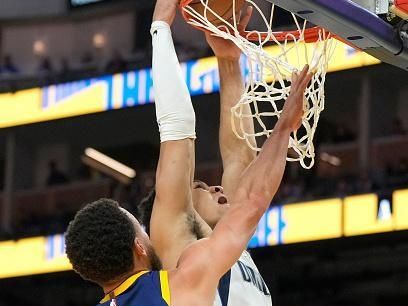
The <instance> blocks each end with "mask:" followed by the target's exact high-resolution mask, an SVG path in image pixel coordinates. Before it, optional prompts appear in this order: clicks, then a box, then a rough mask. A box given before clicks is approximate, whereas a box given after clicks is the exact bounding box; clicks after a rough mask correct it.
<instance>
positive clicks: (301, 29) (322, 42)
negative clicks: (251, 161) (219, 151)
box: [183, 0, 335, 169]
mask: <svg viewBox="0 0 408 306" xmlns="http://www.w3.org/2000/svg"><path fill="white" fill-rule="evenodd" d="M200 1H201V4H202V5H203V6H204V9H203V10H202V11H201V13H199V12H197V10H195V9H194V8H193V7H192V6H191V5H187V6H184V8H183V9H184V16H185V18H186V19H187V21H188V23H190V24H191V25H193V26H194V27H196V28H199V29H202V30H204V31H209V32H211V33H212V34H213V35H216V36H219V37H222V38H224V39H228V40H231V41H232V42H234V44H235V45H237V46H238V47H239V48H240V49H241V50H242V52H243V54H244V55H245V56H246V58H247V61H248V74H247V78H246V90H245V92H244V93H243V94H242V96H241V99H240V101H239V102H238V103H237V104H236V106H235V107H233V108H232V110H231V112H232V127H233V130H234V132H235V134H236V135H237V137H239V138H241V139H244V140H246V142H247V144H248V145H249V146H250V147H251V148H252V149H253V150H256V151H259V150H260V147H261V145H262V143H263V141H262V140H263V139H265V137H269V135H270V134H271V133H272V131H273V128H274V125H275V123H276V121H277V119H279V116H280V114H281V112H282V109H283V105H284V101H285V100H286V98H287V97H288V96H289V93H290V79H291V75H292V72H294V71H300V70H302V68H303V67H304V65H305V64H309V66H310V70H311V71H313V72H314V76H313V79H312V81H311V82H310V84H309V86H308V88H307V89H306V91H305V99H304V116H303V119H302V127H301V128H300V129H299V130H298V131H296V132H294V133H292V135H291V139H290V142H289V148H290V149H293V150H289V152H290V153H289V154H290V155H288V158H287V160H288V161H299V162H300V164H301V165H302V167H304V168H306V169H310V168H311V167H312V166H313V164H314V157H315V151H314V145H313V138H314V135H315V132H316V127H317V124H318V121H319V117H320V113H321V112H322V110H323V109H324V83H325V78H326V72H327V69H328V62H329V59H330V57H331V55H332V54H333V51H334V48H335V43H334V40H333V39H331V38H330V34H329V33H328V32H326V31H325V30H323V29H321V28H312V29H311V28H307V21H306V20H300V19H299V18H298V17H296V16H295V15H294V14H292V17H293V20H294V25H295V26H296V29H295V30H294V31H287V32H282V31H280V32H274V31H273V29H272V24H273V21H274V13H275V5H272V9H271V12H270V17H269V18H267V17H266V16H265V14H264V12H262V10H261V9H260V8H259V6H258V5H257V4H255V3H254V2H253V1H251V0H246V2H247V3H248V4H249V5H251V6H252V7H253V8H254V12H255V13H257V14H258V15H259V16H260V17H261V18H258V19H260V20H262V23H263V25H262V27H265V28H266V31H264V32H259V31H255V30H253V31H248V32H239V31H238V22H239V21H238V17H237V16H235V15H234V16H233V17H232V18H231V20H224V19H223V18H222V17H221V16H219V15H218V14H217V12H216V11H214V10H213V9H212V8H211V7H210V5H209V0H200ZM229 1H233V9H234V11H237V9H236V6H238V4H236V3H235V1H238V0H229ZM241 2H242V0H241ZM196 3H197V1H196ZM209 15H211V17H212V19H213V18H214V17H213V16H216V18H218V19H219V20H218V23H217V24H218V26H216V25H215V24H216V22H214V20H212V22H210V21H209V20H208V19H207V16H209ZM220 24H222V25H220ZM271 42H272V43H273V44H274V46H273V47H270V46H269V45H270V44H271ZM248 106H249V107H250V109H251V112H250V113H248V111H247V110H248ZM251 119H252V120H254V124H255V131H254V130H253V129H248V128H247V127H248V124H245V121H248V120H251Z"/></svg>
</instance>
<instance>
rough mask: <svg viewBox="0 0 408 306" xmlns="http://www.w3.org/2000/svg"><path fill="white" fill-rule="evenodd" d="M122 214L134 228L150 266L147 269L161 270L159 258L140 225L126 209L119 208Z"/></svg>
mask: <svg viewBox="0 0 408 306" xmlns="http://www.w3.org/2000/svg"><path fill="white" fill-rule="evenodd" d="M120 209H121V210H122V211H123V212H125V213H126V215H127V216H128V217H129V219H130V220H131V221H132V223H133V226H134V228H135V232H136V237H137V239H138V240H139V241H140V243H141V244H142V245H143V247H144V249H145V251H146V258H147V261H148V262H149V264H150V267H149V269H150V270H152V271H158V270H161V269H162V268H163V266H162V263H161V261H160V258H159V256H157V254H156V252H155V250H154V248H153V246H152V243H151V241H150V239H149V236H148V235H147V234H146V232H145V231H144V229H143V228H142V226H141V225H140V223H139V221H137V219H136V218H135V217H134V216H133V215H132V214H131V213H129V212H128V211H127V210H126V209H123V208H120Z"/></svg>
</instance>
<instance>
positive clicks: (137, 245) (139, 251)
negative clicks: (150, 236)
mask: <svg viewBox="0 0 408 306" xmlns="http://www.w3.org/2000/svg"><path fill="white" fill-rule="evenodd" d="M133 249H134V252H135V253H136V255H138V256H145V255H146V254H147V253H146V249H145V247H144V246H143V244H142V242H141V240H140V239H139V238H137V237H136V238H135V240H134V247H133Z"/></svg>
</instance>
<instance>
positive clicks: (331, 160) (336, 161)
mask: <svg viewBox="0 0 408 306" xmlns="http://www.w3.org/2000/svg"><path fill="white" fill-rule="evenodd" d="M320 159H321V160H322V161H324V162H326V163H328V164H330V165H332V166H335V167H339V166H340V165H341V159H340V158H338V157H337V156H334V155H330V154H329V153H326V152H323V153H322V154H320Z"/></svg>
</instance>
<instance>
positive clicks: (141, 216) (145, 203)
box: [137, 187, 156, 235]
mask: <svg viewBox="0 0 408 306" xmlns="http://www.w3.org/2000/svg"><path fill="white" fill-rule="evenodd" d="M155 198H156V188H155V187H153V188H152V190H150V191H149V194H148V195H147V196H146V197H145V198H144V199H142V201H140V203H139V205H138V206H137V219H138V220H139V221H140V223H141V224H142V225H143V226H144V228H145V231H146V233H147V234H148V235H150V219H151V218H152V211H153V204H154V199H155Z"/></svg>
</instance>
